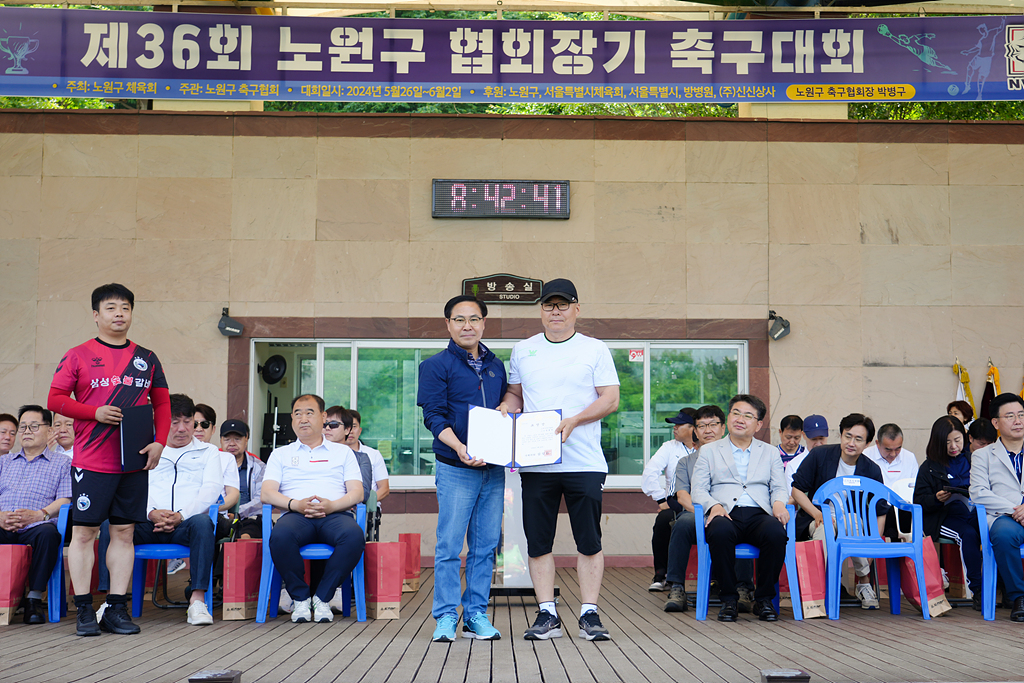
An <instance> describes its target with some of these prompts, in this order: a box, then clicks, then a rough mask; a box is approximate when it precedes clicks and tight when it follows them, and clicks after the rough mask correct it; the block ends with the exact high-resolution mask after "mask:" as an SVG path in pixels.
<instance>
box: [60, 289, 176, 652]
mask: <svg viewBox="0 0 1024 683" xmlns="http://www.w3.org/2000/svg"><path fill="white" fill-rule="evenodd" d="M134 306H135V295H134V294H132V292H131V290H129V289H128V288H127V287H125V286H124V285H119V284H109V285H103V286H102V287H97V288H96V290H95V291H93V293H92V310H93V320H94V321H95V322H96V327H97V329H98V334H97V336H96V338H95V339H90V340H89V341H87V342H85V343H84V344H81V345H79V346H76V347H74V348H73V349H71V350H70V351H68V352H67V353H66V354H64V357H63V358H62V359H61V361H60V363H59V364H58V365H57V371H56V373H54V376H53V383H52V384H51V386H50V396H49V400H48V407H49V408H50V410H53V411H55V412H58V413H60V414H61V415H65V416H67V417H70V418H72V419H74V421H75V447H74V456H73V458H72V462H71V465H72V471H71V488H72V495H71V499H72V505H73V506H74V507H73V508H72V515H71V519H72V525H73V528H74V531H73V533H72V537H71V546H70V548H69V550H68V566H69V569H70V571H71V586H72V589H73V591H74V593H75V606H76V607H77V608H78V631H77V634H78V635H80V636H95V635H99V633H100V629H103V630H105V631H110V632H112V633H121V634H130V633H138V632H139V627H138V626H136V625H135V624H134V623H132V620H131V617H130V616H129V613H128V610H127V603H128V582H129V580H130V579H131V574H132V562H133V560H134V557H135V548H134V545H133V542H132V537H133V534H134V531H135V524H136V523H137V522H145V521H146V519H147V516H146V513H147V510H146V504H147V498H148V493H149V479H148V474H147V473H146V471H145V470H151V469H153V468H154V467H156V465H157V462H159V460H160V453H161V452H162V451H163V448H164V445H165V444H166V443H167V434H168V432H169V430H170V424H171V411H170V400H169V392H168V390H167V379H166V378H165V377H164V371H163V367H162V366H161V365H160V361H159V359H157V357H156V354H154V353H153V352H152V351H150V350H149V349H144V348H142V347H141V346H138V345H137V344H135V343H134V342H131V341H129V340H128V328H130V327H131V324H132V309H133V308H134ZM72 395H74V398H72ZM146 403H152V404H153V424H154V428H155V431H156V443H151V444H149V445H148V446H146V447H145V448H144V449H142V450H141V451H140V453H143V454H145V455H146V457H147V462H146V467H145V470H138V471H134V472H124V471H123V470H122V464H121V462H122V461H121V434H120V423H121V419H122V409H125V408H129V407H132V406H138V405H145V404H146ZM108 519H109V520H110V546H109V548H108V550H107V558H106V560H107V567H108V569H109V570H110V592H109V593H108V594H107V604H108V605H109V607H108V608H107V609H106V610H105V611H104V613H103V619H102V622H101V623H99V624H97V622H96V612H95V611H94V610H93V607H92V595H91V594H90V588H91V586H90V582H91V578H92V566H93V562H94V556H93V541H94V540H96V538H97V537H98V536H99V531H100V525H101V524H102V523H103V522H104V521H105V520H108Z"/></svg>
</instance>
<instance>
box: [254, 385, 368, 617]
mask: <svg viewBox="0 0 1024 683" xmlns="http://www.w3.org/2000/svg"><path fill="white" fill-rule="evenodd" d="M324 417H325V416H324V400H323V399H322V398H320V397H319V396H315V395H312V394H303V395H302V396H298V397H296V398H295V399H294V400H293V401H292V430H293V431H294V432H295V435H296V436H297V437H298V441H295V442H293V443H290V444H288V445H287V446H282V447H280V448H275V449H274V451H273V452H272V453H271V454H270V458H268V459H267V469H266V472H265V473H264V475H263V488H262V490H261V497H262V499H263V502H264V503H269V504H271V505H273V506H274V507H276V508H279V509H281V510H285V511H286V512H285V514H283V515H281V518H280V519H279V520H278V521H277V524H276V525H275V526H274V530H273V531H272V532H271V534H270V555H271V557H273V559H274V564H275V565H276V566H277V569H278V571H279V572H281V580H282V581H283V582H284V585H285V588H286V589H287V591H288V593H289V595H291V597H292V599H294V600H295V607H294V608H293V610H292V621H293V622H298V623H303V622H307V621H310V620H313V621H318V622H329V621H331V620H333V619H334V615H333V614H332V613H331V608H330V606H329V604H328V603H329V601H330V599H331V598H332V597H333V596H334V591H335V590H336V589H337V588H338V586H340V585H341V582H342V581H343V580H345V579H346V578H348V576H349V575H350V574H351V573H352V570H353V569H354V568H355V566H356V564H358V563H359V558H360V557H361V556H362V554H363V546H364V545H365V543H366V540H365V538H364V534H363V530H362V529H360V528H359V525H358V524H356V520H355V517H353V515H352V509H353V508H354V507H355V506H356V505H357V504H358V503H361V502H362V501H363V481H362V476H361V475H360V473H359V464H358V463H357V462H356V457H355V455H353V453H352V449H351V448H349V447H348V446H344V445H342V444H338V443H333V442H331V441H328V440H327V439H325V438H324V435H323V429H324ZM310 543H326V544H327V545H331V546H334V553H333V554H332V555H331V557H330V558H329V559H328V560H327V561H326V563H325V567H324V573H323V576H322V577H321V579H320V583H319V585H318V586H317V589H316V595H314V596H312V598H310V590H309V584H307V583H306V580H305V572H304V566H303V562H302V557H301V556H300V555H299V549H300V548H301V547H302V546H304V545H309V544H310Z"/></svg>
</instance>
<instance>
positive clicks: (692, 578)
mask: <svg viewBox="0 0 1024 683" xmlns="http://www.w3.org/2000/svg"><path fill="white" fill-rule="evenodd" d="M683 590H685V591H686V592H687V593H696V592H697V546H693V547H692V548H690V558H689V559H688V560H687V561H686V574H685V575H684V583H683Z"/></svg>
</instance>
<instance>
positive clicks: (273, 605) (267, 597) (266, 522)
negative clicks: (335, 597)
mask: <svg viewBox="0 0 1024 683" xmlns="http://www.w3.org/2000/svg"><path fill="white" fill-rule="evenodd" d="M273 512H274V508H273V506H271V505H270V504H269V503H264V504H263V568H262V571H261V572H260V596H259V601H258V602H257V603H256V623H258V624H265V623H266V622H267V617H268V616H269V617H270V618H271V619H276V618H277V607H278V599H277V596H278V595H280V593H281V574H280V573H278V571H277V568H276V567H274V558H272V557H271V556H270V532H271V531H272V527H273V519H272V517H271V515H272V514H273ZM292 514H296V513H292ZM356 524H358V525H359V528H360V529H362V530H363V533H365V532H366V506H365V505H363V504H362V503H359V504H358V505H356ZM332 554H334V546H331V545H327V544H326V543H310V544H309V545H304V546H302V547H301V548H299V555H301V556H302V559H304V560H326V559H328V558H330V556H331V555H332ZM365 556H366V555H365V553H364V554H363V555H361V556H360V557H359V563H358V564H356V567H355V569H353V570H352V576H351V577H350V578H345V579H344V580H342V582H341V595H342V601H343V603H344V604H343V606H342V608H341V615H342V616H343V617H347V616H349V615H350V614H351V613H352V607H351V605H352V591H353V590H354V591H355V596H356V620H357V621H366V580H365V578H364V574H363V560H364V558H365Z"/></svg>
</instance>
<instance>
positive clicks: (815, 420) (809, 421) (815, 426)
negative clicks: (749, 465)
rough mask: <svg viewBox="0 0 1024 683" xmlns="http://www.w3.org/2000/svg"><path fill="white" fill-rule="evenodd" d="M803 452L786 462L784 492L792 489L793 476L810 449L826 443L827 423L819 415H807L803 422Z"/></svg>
mask: <svg viewBox="0 0 1024 683" xmlns="http://www.w3.org/2000/svg"><path fill="white" fill-rule="evenodd" d="M803 428H804V444H805V450H804V451H803V452H802V453H797V454H796V455H794V456H793V458H792V459H790V460H789V462H787V463H786V464H785V465H784V467H785V468H786V491H787V492H788V491H789V490H790V489H791V488H793V475H794V474H796V470H797V468H798V467H800V465H801V464H803V462H804V458H806V457H807V454H808V453H810V452H811V450H812V449H815V448H817V447H818V446H824V445H825V444H826V443H827V442H828V422H827V421H826V420H825V418H824V417H822V416H821V415H808V416H807V417H805V418H804V420H803Z"/></svg>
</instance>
